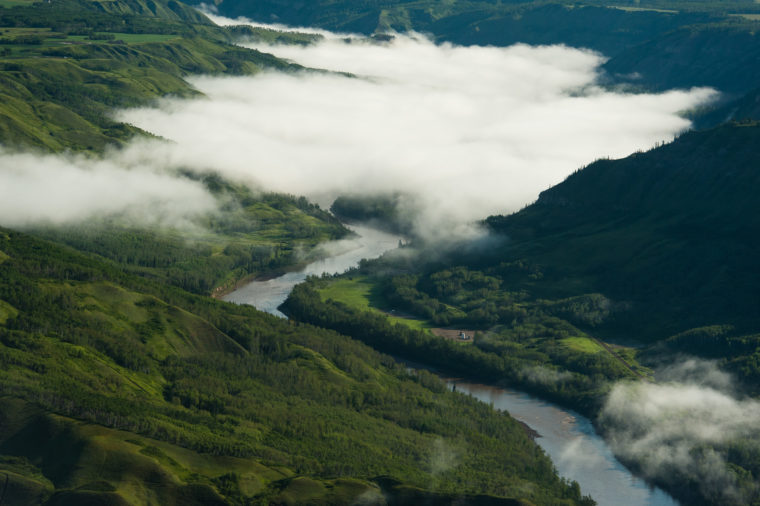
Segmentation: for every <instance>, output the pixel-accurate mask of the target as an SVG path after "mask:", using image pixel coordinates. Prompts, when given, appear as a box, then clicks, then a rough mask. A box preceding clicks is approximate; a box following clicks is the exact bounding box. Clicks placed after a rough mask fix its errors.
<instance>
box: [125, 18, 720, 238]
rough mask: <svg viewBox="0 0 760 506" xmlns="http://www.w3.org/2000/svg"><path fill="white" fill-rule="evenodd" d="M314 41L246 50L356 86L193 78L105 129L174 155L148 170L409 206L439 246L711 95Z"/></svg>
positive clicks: (503, 62)
mask: <svg viewBox="0 0 760 506" xmlns="http://www.w3.org/2000/svg"><path fill="white" fill-rule="evenodd" d="M217 19H218V18H217ZM324 33H327V34H328V36H326V37H325V38H324V40H322V41H321V42H319V43H316V44H312V45H310V46H306V47H301V46H284V45H283V46H266V45H258V46H256V47H257V48H258V49H260V50H264V51H268V52H271V53H274V54H275V55H277V56H281V57H284V58H287V59H290V60H293V61H296V62H298V63H300V64H303V65H305V66H309V67H313V68H322V69H327V70H331V71H336V72H346V73H351V74H353V75H354V76H355V77H350V76H347V75H345V74H337V73H333V74H329V73H327V74H326V73H312V72H304V73H297V74H293V73H276V72H265V73H261V74H259V75H256V76H253V77H228V78H219V77H197V78H194V79H193V80H192V83H193V84H194V85H195V86H196V87H197V88H198V89H199V90H200V91H202V92H203V93H204V94H205V95H206V98H203V99H197V100H180V99H169V100H164V101H162V102H160V104H159V105H158V107H153V108H143V109H131V110H127V111H122V112H121V113H120V114H119V115H118V118H119V119H120V120H122V121H126V122H129V123H132V124H134V125H137V126H139V127H141V128H143V129H146V130H149V131H151V132H153V133H155V134H157V135H160V136H162V137H164V138H167V139H171V140H172V141H174V142H173V143H171V144H169V143H159V142H152V143H151V146H150V149H148V150H146V145H145V144H142V145H141V146H140V148H139V149H140V150H141V152H143V153H146V152H149V153H150V157H151V159H153V160H162V161H164V162H165V163H172V164H177V165H182V166H188V167H195V166H197V165H200V166H202V167H203V168H206V167H215V168H218V170H220V171H222V172H223V173H224V174H225V175H227V176H230V177H233V178H235V179H237V180H240V181H244V182H247V183H249V184H252V185H259V186H261V187H263V188H265V189H267V190H274V191H280V192H288V193H295V194H304V195H307V196H309V197H311V198H312V199H315V200H317V201H319V202H320V203H321V204H323V205H329V204H330V202H331V199H332V198H334V197H335V196H336V195H338V194H341V193H344V192H348V193H352V194H355V193H366V194H374V193H392V192H404V193H406V194H411V195H412V196H413V198H414V201H415V206H414V207H415V208H417V209H421V210H422V211H421V212H419V213H418V214H417V216H416V226H417V231H418V232H420V233H423V234H424V235H426V236H428V237H439V238H440V237H444V238H448V237H451V236H452V235H459V236H467V235H468V234H472V233H473V230H472V229H471V228H470V224H471V223H472V222H473V221H475V220H479V219H482V218H484V217H485V216H487V215H489V214H493V213H509V212H512V211H515V210H517V209H519V208H520V207H522V206H524V205H526V204H528V203H530V202H532V201H533V200H535V198H536V197H537V195H538V193H539V192H540V191H542V190H544V189H546V188H547V187H549V186H551V185H553V184H556V183H558V182H560V181H562V179H564V178H565V177H566V176H567V175H568V174H569V173H571V172H572V171H574V170H575V169H577V168H578V167H579V166H582V165H584V164H587V163H589V162H590V161H592V160H593V159H596V158H600V157H613V158H615V157H622V156H625V155H627V154H629V153H631V152H633V151H636V150H638V149H646V148H649V147H651V146H653V145H654V144H655V143H657V142H660V141H662V140H669V139H671V138H672V137H673V136H674V134H676V133H678V132H680V131H682V130H684V129H686V128H688V126H689V122H688V121H687V120H685V119H683V118H682V117H680V116H679V115H678V113H679V112H680V111H685V110H688V109H691V108H693V107H695V106H697V105H699V104H702V103H704V102H705V101H707V100H709V99H710V97H712V96H713V92H712V91H710V90H706V89H695V90H688V91H671V92H667V93H662V94H656V95H655V94H623V93H615V92H612V91H607V90H604V89H602V88H600V87H598V86H596V85H595V81H596V78H597V72H598V67H599V65H600V64H601V63H602V62H603V61H604V58H603V57H602V56H601V55H599V54H596V53H592V52H589V51H582V50H577V49H572V48H568V47H564V46H547V47H530V46H525V45H517V46H512V47H509V48H494V47H457V46H452V45H447V44H444V45H436V44H433V43H432V42H430V41H429V40H427V39H426V38H424V37H422V36H419V35H411V36H401V35H398V36H396V37H395V38H394V39H393V40H392V41H391V42H388V43H382V44H378V43H368V42H364V41H361V40H359V39H355V38H354V39H350V40H352V42H350V43H348V42H346V41H345V37H343V36H337V35H334V34H332V35H331V34H329V32H324Z"/></svg>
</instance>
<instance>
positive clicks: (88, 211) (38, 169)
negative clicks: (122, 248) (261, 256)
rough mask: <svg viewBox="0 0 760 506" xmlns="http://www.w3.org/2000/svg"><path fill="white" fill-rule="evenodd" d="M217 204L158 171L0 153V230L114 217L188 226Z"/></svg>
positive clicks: (124, 162) (117, 159)
mask: <svg viewBox="0 0 760 506" xmlns="http://www.w3.org/2000/svg"><path fill="white" fill-rule="evenodd" d="M215 209H216V203H215V200H214V198H213V197H212V196H211V195H210V194H208V193H207V191H206V189H205V188H203V186H202V185H201V184H199V183H197V182H194V181H191V180H188V179H186V178H178V177H177V176H176V175H175V174H173V173H171V172H166V171H164V170H162V169H161V168H160V167H156V166H153V167H151V166H150V165H143V164H137V165H135V164H133V163H132V162H131V161H130V160H129V159H128V158H126V157H124V156H122V154H121V153H113V154H112V156H109V157H106V159H92V158H87V157H84V156H76V155H35V154H30V153H5V152H3V151H1V150H0V225H4V226H12V227H24V226H28V225H39V224H49V225H60V224H69V223H77V222H81V221H83V220H86V219H89V218H93V217H109V216H119V217H121V218H126V219H128V220H129V221H131V222H133V223H138V224H142V225H156V226H170V227H182V228H187V227H192V226H193V223H192V222H193V220H194V218H196V217H197V216H198V215H199V214H202V213H207V212H211V211H214V210H215Z"/></svg>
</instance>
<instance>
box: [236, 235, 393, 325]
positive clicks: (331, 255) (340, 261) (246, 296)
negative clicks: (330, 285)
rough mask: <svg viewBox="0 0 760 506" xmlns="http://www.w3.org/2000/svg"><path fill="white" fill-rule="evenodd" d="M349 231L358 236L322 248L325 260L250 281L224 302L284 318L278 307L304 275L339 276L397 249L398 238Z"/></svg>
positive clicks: (303, 278) (302, 279) (330, 243)
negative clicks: (277, 275)
mask: <svg viewBox="0 0 760 506" xmlns="http://www.w3.org/2000/svg"><path fill="white" fill-rule="evenodd" d="M349 228H350V229H351V230H353V231H354V232H355V233H356V234H357V236H354V237H350V238H348V239H341V240H339V241H332V242H329V243H326V244H324V245H322V246H321V249H322V250H323V253H324V255H325V258H324V259H322V260H318V261H316V262H313V263H311V264H309V265H307V266H306V267H305V268H303V269H302V270H300V271H298V272H289V273H287V274H284V275H282V276H279V277H277V278H274V279H269V280H265V281H252V282H251V283H248V284H247V285H245V286H243V287H241V288H239V289H237V290H235V291H233V292H230V293H228V294H227V295H225V296H224V297H223V299H224V300H226V301H228V302H234V303H236V304H250V305H251V306H254V307H255V308H256V309H259V310H261V311H266V312H267V313H271V314H273V315H277V316H280V317H283V318H285V315H284V314H282V312H280V311H279V310H278V309H277V308H278V307H279V306H280V305H281V304H282V303H283V302H285V299H287V298H288V295H289V294H290V291H291V290H292V289H293V287H294V286H296V285H297V284H298V283H301V282H302V281H304V280H305V279H306V277H307V276H312V275H314V276H320V275H322V274H324V273H328V274H339V273H342V272H345V271H346V270H348V269H350V268H351V267H355V266H357V265H359V261H360V260H362V259H363V258H368V259H369V258H377V257H379V256H380V255H382V254H383V253H385V252H386V251H389V250H392V249H394V248H396V247H397V246H398V242H399V236H397V235H392V234H388V233H385V232H381V231H379V230H376V229H373V228H369V227H363V226H359V225H354V226H350V227H349Z"/></svg>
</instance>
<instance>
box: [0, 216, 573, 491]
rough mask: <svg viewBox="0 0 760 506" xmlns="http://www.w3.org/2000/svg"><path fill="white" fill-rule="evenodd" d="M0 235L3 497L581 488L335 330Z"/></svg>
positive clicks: (518, 435)
mask: <svg viewBox="0 0 760 506" xmlns="http://www.w3.org/2000/svg"><path fill="white" fill-rule="evenodd" d="M0 251H2V252H3V258H4V260H3V262H2V263H0V300H2V307H3V312H4V318H3V322H2V324H0V364H1V365H0V406H2V409H0V428H1V429H2V430H0V479H2V480H3V481H4V482H5V484H4V485H3V488H2V490H3V493H4V494H5V495H4V500H3V504H84V503H85V502H87V503H90V504H148V503H154V502H158V503H160V504H182V505H184V504H258V503H267V502H270V501H274V502H282V503H288V504H296V503H297V504H302V503H303V502H304V501H306V500H307V499H308V500H312V501H314V502H315V503H316V502H329V503H341V504H348V503H351V502H353V501H354V500H356V498H357V497H358V496H360V495H368V496H369V497H374V498H375V499H376V500H377V501H378V502H379V503H383V499H382V496H381V494H380V490H381V489H383V490H385V489H387V490H388V492H389V497H390V498H391V499H392V498H393V497H394V494H398V495H399V497H406V495H409V496H410V497H414V496H417V497H426V496H430V494H433V493H434V494H439V495H438V496H435V495H434V496H433V497H438V498H439V499H441V500H445V501H453V500H455V499H456V498H457V497H458V496H463V498H464V499H465V500H466V499H467V497H468V496H467V494H473V497H472V498H471V499H472V503H473V504H477V503H478V501H479V500H485V499H477V497H475V496H476V495H477V494H484V493H485V494H490V495H494V496H499V497H509V498H513V499H518V500H528V501H531V502H532V503H537V504H546V503H550V502H551V503H552V504H576V503H578V502H579V501H580V497H579V496H578V495H577V494H578V492H577V487H576V488H573V487H570V486H569V485H568V484H566V483H563V482H562V481H560V480H559V478H558V477H557V476H556V474H555V471H554V469H553V466H552V465H551V462H550V461H549V460H548V458H547V457H546V456H544V455H543V453H542V452H541V450H540V449H538V447H537V446H536V445H535V444H534V443H533V442H532V441H531V439H530V438H529V437H528V435H527V433H526V432H525V430H524V429H523V428H522V426H520V425H519V424H518V423H517V422H515V421H514V420H512V419H511V418H509V417H508V416H506V415H503V414H499V413H496V412H494V411H493V410H492V409H491V408H490V407H488V406H486V405H484V404H481V403H478V402H477V401H474V400H472V399H470V398H467V397H465V396H462V395H457V394H454V393H451V392H448V391H447V390H446V388H445V387H444V385H443V384H442V383H441V382H440V381H439V380H438V379H436V378H435V377H433V376H431V375H428V374H426V373H419V374H417V375H410V374H409V373H408V372H407V371H406V369H405V368H403V367H401V366H399V365H397V364H395V362H394V361H393V360H391V359H390V358H389V357H386V356H382V355H379V354H378V353H376V352H374V351H372V350H371V349H369V348H367V347H365V346H364V345H362V344H359V343H357V342H354V341H352V340H350V339H348V338H346V337H342V336H340V335H338V334H335V333H333V332H330V331H326V330H321V329H318V328H315V327H310V326H306V325H294V324H292V323H290V322H288V321H285V320H280V319H277V318H275V317H273V316H270V315H266V314H263V313H260V312H258V311H256V310H254V309H253V308H249V307H243V306H233V305H229V304H226V303H222V302H217V301H215V300H213V299H210V298H207V297H199V296H193V295H190V294H188V293H187V292H183V291H180V290H178V289H175V288H172V287H170V286H167V285H165V284H161V285H159V284H154V283H153V282H151V281H149V280H146V279H144V278H139V277H134V276H132V275H129V274H124V273H122V272H121V269H119V268H118V267H117V266H116V265H114V264H110V263H107V262H103V261H99V260H94V259H92V258H89V257H86V256H83V255H82V254H80V253H76V252H74V251H72V250H68V249H65V248H61V247H59V246H55V245H53V244H51V243H48V242H44V241H41V240H37V239H33V238H31V237H30V236H26V235H22V234H19V233H16V232H12V231H7V230H4V231H2V233H1V234H0ZM383 476H385V477H387V478H381V477H383ZM405 494H406V495H405ZM447 498H448V499H447ZM389 501H390V499H389ZM390 502H392V501H390ZM489 504H490V503H489ZM503 504H510V502H508V501H503Z"/></svg>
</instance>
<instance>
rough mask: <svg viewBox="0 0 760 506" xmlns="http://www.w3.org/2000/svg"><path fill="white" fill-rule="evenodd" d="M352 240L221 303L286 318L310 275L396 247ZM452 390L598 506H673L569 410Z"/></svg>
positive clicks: (359, 229)
mask: <svg viewBox="0 0 760 506" xmlns="http://www.w3.org/2000/svg"><path fill="white" fill-rule="evenodd" d="M350 228H351V229H352V230H353V231H354V232H355V233H356V234H357V236H355V237H350V238H347V239H341V240H339V241H333V242H331V243H327V245H325V246H324V253H325V254H326V255H328V256H326V258H324V259H323V260H319V261H317V262H314V263H311V264H309V265H307V266H306V267H305V268H304V269H301V270H299V271H297V272H289V273H287V274H284V275H282V276H280V277H277V278H274V279H269V280H261V281H252V282H251V283H248V284H247V285H245V286H243V287H241V288H239V289H237V290H235V291H234V292H231V293H229V294H227V295H226V296H225V297H224V300H226V301H229V302H234V303H237V304H250V305H252V306H255V307H256V308H258V309H260V310H262V311H266V312H268V313H272V314H275V315H277V316H281V317H283V318H285V315H284V314H282V313H281V312H280V311H279V310H278V309H277V308H278V307H279V306H280V304H282V303H283V302H284V301H285V299H286V298H287V297H288V294H289V293H290V291H291V290H292V289H293V287H294V286H295V285H297V284H298V283H300V282H302V281H304V280H305V279H306V277H307V276H310V275H316V276H319V275H322V274H323V273H328V274H333V273H342V272H344V271H346V270H347V269H350V268H351V267H355V266H356V265H358V263H359V261H360V260H361V259H363V258H376V257H378V256H380V255H382V254H383V253H384V252H386V251H389V250H392V249H394V248H396V247H397V246H398V242H399V237H398V236H395V235H392V234H387V233H385V232H380V231H378V230H375V229H372V228H369V227H363V226H352V227H350ZM444 379H445V380H446V381H447V382H448V384H449V385H450V386H452V388H453V386H454V385H456V390H457V391H459V392H464V393H467V394H470V395H473V396H474V397H476V398H477V399H479V400H481V401H483V402H485V403H488V404H491V405H492V406H493V407H494V408H496V409H500V410H503V411H507V412H509V414H510V415H512V416H513V417H514V418H516V419H517V420H520V421H521V422H523V423H525V424H527V425H528V426H530V427H531V428H532V429H533V430H535V431H536V432H538V433H539V434H540V437H538V438H537V439H536V442H537V443H538V444H539V445H540V446H541V447H542V448H543V449H544V451H546V453H547V454H548V455H549V457H551V459H552V461H553V462H554V465H555V466H556V468H557V471H558V472H559V474H560V476H563V477H565V478H568V479H571V480H575V481H577V482H578V483H579V484H580V486H581V490H582V492H583V493H584V494H589V495H591V496H592V497H593V498H594V499H595V500H596V501H597V503H598V504H599V505H600V506H613V505H614V506H618V505H625V506H676V505H677V504H678V503H677V502H676V501H675V500H674V499H672V498H671V497H670V496H669V495H667V494H666V493H665V492H663V491H662V490H660V489H658V488H651V487H649V486H648V485H647V484H646V483H645V482H644V481H643V480H641V479H639V478H636V477H635V476H634V475H633V474H631V472H630V471H628V469H626V468H625V467H624V466H623V465H622V464H621V463H620V462H618V461H617V459H615V457H614V456H613V455H612V451H611V450H610V449H609V447H608V446H607V444H606V443H605V442H604V440H603V439H602V438H601V437H600V436H599V435H597V434H596V432H595V431H594V428H593V426H592V425H591V422H590V421H589V420H588V419H587V418H585V417H583V416H581V415H579V414H577V413H574V412H572V411H570V410H567V409H564V408H560V407H558V406H556V405H554V404H552V403H550V402H545V401H542V400H540V399H537V398H535V397H532V396H530V395H527V394H524V393H521V392H516V391H512V390H507V389H503V388H496V387H492V386H488V385H481V384H477V383H470V382H467V381H462V380H455V379H451V378H444Z"/></svg>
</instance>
